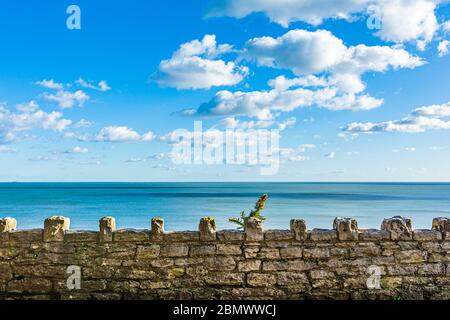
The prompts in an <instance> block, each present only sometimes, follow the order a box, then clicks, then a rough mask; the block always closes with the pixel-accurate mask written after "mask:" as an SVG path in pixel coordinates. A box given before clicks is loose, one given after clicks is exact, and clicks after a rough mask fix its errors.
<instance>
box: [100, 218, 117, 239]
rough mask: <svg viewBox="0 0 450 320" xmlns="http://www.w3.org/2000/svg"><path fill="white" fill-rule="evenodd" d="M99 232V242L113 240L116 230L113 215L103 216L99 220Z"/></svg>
mask: <svg viewBox="0 0 450 320" xmlns="http://www.w3.org/2000/svg"><path fill="white" fill-rule="evenodd" d="M99 229H100V232H99V234H98V237H99V241H100V242H111V241H113V234H114V232H115V231H116V219H114V218H113V217H103V218H101V219H100V221H99Z"/></svg>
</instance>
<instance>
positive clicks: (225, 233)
mask: <svg viewBox="0 0 450 320" xmlns="http://www.w3.org/2000/svg"><path fill="white" fill-rule="evenodd" d="M244 239H245V233H244V232H242V231H238V230H221V231H217V240H219V241H238V242H242V241H244Z"/></svg>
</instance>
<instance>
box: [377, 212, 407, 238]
mask: <svg viewBox="0 0 450 320" xmlns="http://www.w3.org/2000/svg"><path fill="white" fill-rule="evenodd" d="M381 230H386V231H389V232H390V234H391V240H412V224H411V219H408V218H404V217H400V216H395V217H392V218H389V219H384V220H383V223H382V224H381Z"/></svg>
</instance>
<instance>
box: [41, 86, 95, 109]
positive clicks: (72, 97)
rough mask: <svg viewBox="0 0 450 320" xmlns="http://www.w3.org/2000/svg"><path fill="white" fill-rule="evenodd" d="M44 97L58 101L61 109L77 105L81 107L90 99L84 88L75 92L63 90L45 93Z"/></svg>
mask: <svg viewBox="0 0 450 320" xmlns="http://www.w3.org/2000/svg"><path fill="white" fill-rule="evenodd" d="M44 98H45V99H46V100H49V101H54V102H56V103H57V104H58V106H59V107H60V108H61V109H71V108H73V107H75V106H79V107H81V106H83V104H84V103H85V102H87V101H88V100H89V99H90V97H89V96H88V95H87V94H86V93H85V92H84V91H82V90H77V91H75V92H70V91H64V90H61V91H58V92H56V93H45V94H44Z"/></svg>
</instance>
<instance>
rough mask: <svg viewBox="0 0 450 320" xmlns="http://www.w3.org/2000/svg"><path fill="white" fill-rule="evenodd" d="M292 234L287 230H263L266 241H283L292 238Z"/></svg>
mask: <svg viewBox="0 0 450 320" xmlns="http://www.w3.org/2000/svg"><path fill="white" fill-rule="evenodd" d="M293 238H294V235H293V234H292V232H291V231H289V230H267V231H265V232H264V239H265V240H266V241H283V240H292V239H293Z"/></svg>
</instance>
